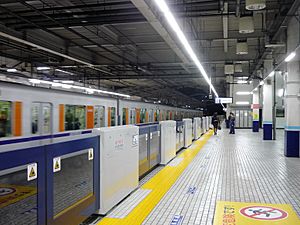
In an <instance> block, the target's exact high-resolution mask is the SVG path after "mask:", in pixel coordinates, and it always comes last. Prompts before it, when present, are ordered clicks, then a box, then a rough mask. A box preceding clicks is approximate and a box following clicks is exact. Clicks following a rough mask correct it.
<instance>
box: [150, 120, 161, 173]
mask: <svg viewBox="0 0 300 225" xmlns="http://www.w3.org/2000/svg"><path fill="white" fill-rule="evenodd" d="M149 132H150V133H149V136H150V141H149V158H150V169H151V168H153V167H155V166H156V165H158V164H159V163H160V127H159V124H155V125H150V127H149Z"/></svg>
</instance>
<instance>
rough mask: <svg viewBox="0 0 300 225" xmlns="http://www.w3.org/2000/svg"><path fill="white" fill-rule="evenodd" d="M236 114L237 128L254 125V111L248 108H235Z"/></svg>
mask: <svg viewBox="0 0 300 225" xmlns="http://www.w3.org/2000/svg"><path fill="white" fill-rule="evenodd" d="M232 112H233V113H234V115H235V127H236V128H251V127H252V112H251V110H248V109H243V110H242V109H241V110H233V111H232Z"/></svg>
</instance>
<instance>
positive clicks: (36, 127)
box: [31, 102, 52, 135]
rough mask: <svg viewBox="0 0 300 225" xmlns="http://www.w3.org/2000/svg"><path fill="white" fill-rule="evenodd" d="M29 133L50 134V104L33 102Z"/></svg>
mask: <svg viewBox="0 0 300 225" xmlns="http://www.w3.org/2000/svg"><path fill="white" fill-rule="evenodd" d="M31 133H32V134H39V135H41V134H50V133H52V104H51V103H49V102H33V103H32V106H31Z"/></svg>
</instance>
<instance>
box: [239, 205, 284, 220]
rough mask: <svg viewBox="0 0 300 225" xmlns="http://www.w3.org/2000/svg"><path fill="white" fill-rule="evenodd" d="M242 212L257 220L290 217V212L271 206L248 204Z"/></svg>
mask: <svg viewBox="0 0 300 225" xmlns="http://www.w3.org/2000/svg"><path fill="white" fill-rule="evenodd" d="M240 213H241V214H242V215H243V216H245V217H248V218H251V219H255V220H272V221H274V220H283V219H285V218H287V217H288V213H287V212H285V211H283V210H281V209H277V208H273V207H269V206H248V207H245V208H242V209H241V210H240Z"/></svg>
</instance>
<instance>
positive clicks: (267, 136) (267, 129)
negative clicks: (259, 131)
mask: <svg viewBox="0 0 300 225" xmlns="http://www.w3.org/2000/svg"><path fill="white" fill-rule="evenodd" d="M263 130H264V138H263V139H264V140H272V131H273V125H272V122H270V121H264V122H263Z"/></svg>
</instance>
